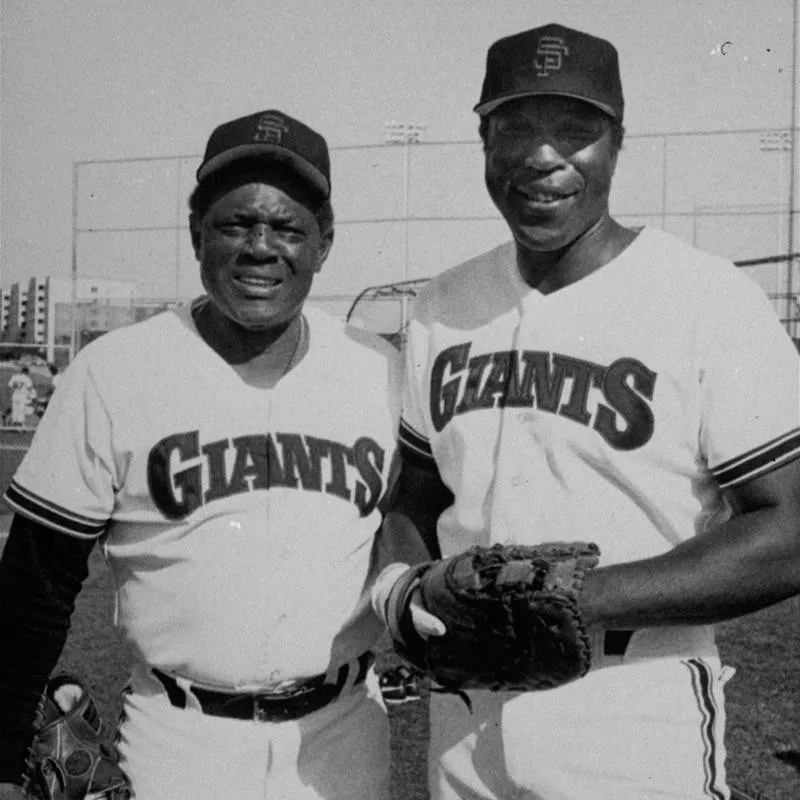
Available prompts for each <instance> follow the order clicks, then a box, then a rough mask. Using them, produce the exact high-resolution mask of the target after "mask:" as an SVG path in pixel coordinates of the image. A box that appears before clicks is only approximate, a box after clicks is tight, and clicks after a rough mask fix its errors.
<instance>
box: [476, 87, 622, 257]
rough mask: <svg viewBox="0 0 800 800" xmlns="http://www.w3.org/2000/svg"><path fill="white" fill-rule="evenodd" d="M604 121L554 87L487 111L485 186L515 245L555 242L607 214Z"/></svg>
mask: <svg viewBox="0 0 800 800" xmlns="http://www.w3.org/2000/svg"><path fill="white" fill-rule="evenodd" d="M612 128H613V125H612V120H611V118H610V117H608V116H607V115H606V114H604V113H603V112H602V111H600V110H599V109H596V108H594V106H591V105H589V104H588V103H585V102H583V101H580V100H573V99H572V98H568V97H560V96H555V95H545V96H535V97H525V98H521V99H519V100H514V101H510V102H508V103H504V104H503V105H501V106H500V107H499V108H497V109H496V110H495V111H493V112H492V113H491V115H490V117H489V120H488V130H487V134H486V142H485V146H486V147H485V149H486V173H485V177H486V186H487V188H488V190H489V194H490V195H491V197H492V200H493V201H494V203H495V205H496V206H497V208H498V209H499V211H500V213H501V214H502V215H503V217H504V218H505V220H506V222H507V223H508V226H509V228H510V229H511V232H512V233H513V235H514V238H515V239H516V240H517V243H518V244H519V245H520V246H521V247H522V248H524V249H526V250H528V251H529V252H531V253H532V254H535V253H553V252H554V251H558V250H562V249H564V248H566V247H568V246H569V245H570V244H571V243H572V242H574V241H575V240H576V239H578V238H579V237H581V236H582V235H583V234H584V233H586V232H587V231H588V230H590V229H591V228H593V227H594V226H596V225H599V224H600V223H602V221H603V220H604V219H606V218H607V217H608V195H609V192H610V191H611V178H612V176H613V174H614V168H615V166H616V162H617V151H618V148H617V146H616V144H615V143H614V137H613V135H612Z"/></svg>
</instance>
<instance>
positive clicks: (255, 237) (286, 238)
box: [189, 166, 333, 332]
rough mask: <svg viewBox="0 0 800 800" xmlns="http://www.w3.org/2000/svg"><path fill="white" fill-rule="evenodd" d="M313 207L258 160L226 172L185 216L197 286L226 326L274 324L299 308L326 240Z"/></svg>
mask: <svg viewBox="0 0 800 800" xmlns="http://www.w3.org/2000/svg"><path fill="white" fill-rule="evenodd" d="M313 207H314V205H313V199H312V197H311V196H310V195H309V190H308V189H307V187H306V186H305V185H304V184H303V182H302V181H300V180H299V179H297V178H296V177H295V176H293V175H292V174H291V173H288V172H285V171H283V170H276V169H274V168H271V167H269V166H264V167H261V168H259V169H257V170H255V171H253V170H250V171H248V172H247V173H244V174H238V175H236V174H234V175H231V177H230V179H228V180H225V181H224V182H223V183H222V184H221V185H220V188H219V190H218V191H217V192H216V194H215V196H214V199H213V201H212V202H211V204H210V205H209V206H208V208H207V210H206V211H205V213H204V214H203V215H202V217H200V216H198V215H196V214H192V215H191V216H190V219H189V223H190V229H191V233H192V243H193V245H194V251H195V256H196V257H197V260H198V261H199V262H200V277H201V280H202V282H203V286H204V287H205V290H206V292H207V293H208V296H209V298H210V299H211V301H212V303H213V306H214V311H215V314H216V315H217V316H219V315H222V316H224V317H225V318H226V320H227V323H226V324H227V325H228V327H229V328H230V327H232V328H233V330H234V331H235V330H236V328H239V329H244V330H246V331H248V332H257V331H270V330H277V329H280V328H282V327H285V326H286V325H287V324H288V323H289V322H290V321H291V320H292V319H293V318H294V317H295V316H297V314H298V313H299V312H300V309H301V308H302V306H303V303H304V301H305V299H306V297H307V296H308V293H309V291H310V289H311V284H312V282H313V279H314V276H315V275H316V274H317V272H319V271H320V269H321V268H322V264H323V262H324V261H325V258H326V257H327V255H328V252H329V250H330V246H331V243H332V240H333V232H332V231H327V232H326V233H325V234H323V233H321V231H320V227H319V223H318V222H317V218H316V217H315V215H314V213H313V212H312V210H311V208H313ZM230 323H233V326H231V325H230Z"/></svg>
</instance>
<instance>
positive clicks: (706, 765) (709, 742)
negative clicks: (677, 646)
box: [683, 658, 728, 800]
mask: <svg viewBox="0 0 800 800" xmlns="http://www.w3.org/2000/svg"><path fill="white" fill-rule="evenodd" d="M683 663H684V664H685V665H686V666H687V667H688V668H689V672H690V674H691V676H692V690H693V691H694V696H695V700H696V701H697V707H698V710H699V711H700V718H701V722H700V735H701V737H702V740H703V774H704V785H703V794H704V796H706V797H710V798H712V799H713V800H725V798H726V797H727V796H728V793H727V792H726V791H725V786H724V783H725V782H724V779H723V777H722V776H723V774H724V773H723V769H722V768H721V760H722V758H723V757H724V753H723V746H722V732H721V724H722V721H721V717H720V711H719V708H718V706H717V699H716V698H715V696H714V691H713V683H714V676H713V674H712V672H711V667H710V666H709V665H708V664H706V663H705V662H704V661H703V660H702V659H699V658H690V659H688V660H687V661H684V662H683Z"/></svg>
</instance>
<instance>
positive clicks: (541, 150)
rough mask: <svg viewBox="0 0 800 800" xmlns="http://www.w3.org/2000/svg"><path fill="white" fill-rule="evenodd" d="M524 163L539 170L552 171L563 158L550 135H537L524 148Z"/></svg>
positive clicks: (562, 161)
mask: <svg viewBox="0 0 800 800" xmlns="http://www.w3.org/2000/svg"><path fill="white" fill-rule="evenodd" d="M526 151H527V152H526V153H525V158H524V159H523V163H524V165H525V166H526V167H527V168H528V169H535V170H537V171H539V172H552V171H553V170H554V169H557V168H558V167H559V166H561V164H563V163H564V158H563V156H562V155H561V153H560V152H559V150H558V147H557V146H556V141H555V139H554V138H552V137H550V136H537V137H536V138H535V139H531V141H530V143H529V145H528V147H527V148H526Z"/></svg>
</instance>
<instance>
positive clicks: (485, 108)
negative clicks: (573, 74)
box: [472, 90, 617, 119]
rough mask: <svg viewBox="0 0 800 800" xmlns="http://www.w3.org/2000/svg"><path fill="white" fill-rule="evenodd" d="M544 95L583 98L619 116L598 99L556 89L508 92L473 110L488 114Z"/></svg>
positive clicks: (608, 112) (609, 113)
mask: <svg viewBox="0 0 800 800" xmlns="http://www.w3.org/2000/svg"><path fill="white" fill-rule="evenodd" d="M542 95H557V96H558V97H572V98H573V99H575V100H582V101H583V102H584V103H588V104H589V105H590V106H594V107H595V108H599V109H600V110H601V111H604V112H605V113H606V114H608V116H609V117H613V118H614V119H616V118H617V113H616V111H614V109H613V108H611V106H607V105H606V104H605V103H599V102H598V101H597V100H590V99H589V98H588V97H582V96H581V95H578V94H572V93H571V92H556V91H552V90H551V91H547V92H518V93H516V94H507V95H505V96H503V97H497V98H495V99H494V100H487V101H486V102H485V103H478V105H476V106H475V108H473V109H472V110H473V111H474V112H475V113H476V114H480V116H482V117H483V116H486V114H489V113H491V112H492V111H494V110H495V109H496V108H497V107H498V106H501V105H503V103H508V102H509V101H510V100H518V99H519V98H520V97H534V96H542Z"/></svg>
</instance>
